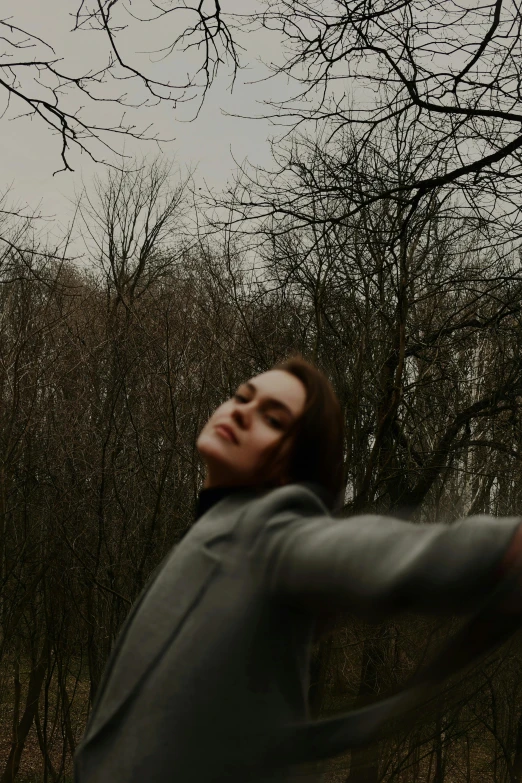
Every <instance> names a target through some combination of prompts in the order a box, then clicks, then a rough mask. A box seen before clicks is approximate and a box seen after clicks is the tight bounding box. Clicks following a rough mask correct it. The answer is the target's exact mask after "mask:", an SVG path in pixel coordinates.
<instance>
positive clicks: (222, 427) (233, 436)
mask: <svg viewBox="0 0 522 783" xmlns="http://www.w3.org/2000/svg"><path fill="white" fill-rule="evenodd" d="M216 429H217V430H222V432H224V433H226V435H227V436H228V437H229V438H230V440H231V441H233V442H234V443H238V439H237V437H236V433H235V432H234V430H233V429H232V427H229V425H228V424H216Z"/></svg>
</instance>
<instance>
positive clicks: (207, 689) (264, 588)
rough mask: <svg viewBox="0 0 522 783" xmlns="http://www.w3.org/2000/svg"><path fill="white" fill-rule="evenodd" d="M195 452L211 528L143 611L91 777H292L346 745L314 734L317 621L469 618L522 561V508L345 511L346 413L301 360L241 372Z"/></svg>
mask: <svg viewBox="0 0 522 783" xmlns="http://www.w3.org/2000/svg"><path fill="white" fill-rule="evenodd" d="M197 447H198V450H199V452H200V454H201V456H202V458H203V460H204V462H205V465H206V479H205V483H204V489H203V490H202V492H201V494H200V497H199V507H198V514H197V517H198V521H197V524H195V525H194V526H193V527H192V528H191V530H190V531H189V533H188V534H187V535H186V536H185V537H184V539H183V540H182V541H181V543H180V544H178V546H177V547H175V548H174V550H173V551H172V552H171V553H169V555H168V556H167V558H166V559H165V560H164V561H163V563H162V564H161V565H160V566H159V568H158V569H157V570H156V572H155V574H154V576H153V578H152V579H151V580H150V581H149V584H148V585H147V587H146V588H145V590H144V591H143V593H142V595H141V596H140V598H139V599H138V601H137V602H136V604H135V605H134V607H133V608H132V610H131V613H130V616H129V618H128V619H127V621H126V623H125V626H124V629H123V630H122V632H121V634H120V637H119V639H118V641H117V643H116V645H115V647H114V650H113V652H112V654H111V659H110V661H109V663H108V665H107V667H106V671H105V674H104V678H103V682H102V684H101V686H100V688H99V692H98V696H97V701H96V704H95V705H94V707H93V710H92V714H91V718H90V722H89V725H88V727H87V731H86V733H85V736H84V739H83V741H82V743H81V745H80V747H79V749H78V752H77V755H76V759H75V772H76V781H77V783H138V781H139V783H142V781H143V783H145V782H146V783H166V782H167V781H179V783H217V781H220V782H221V781H223V782H224V781H227V782H229V783H236V782H237V783H268V781H270V783H278V782H279V781H283V780H290V779H292V775H293V774H295V769H293V767H292V764H294V763H295V764H299V762H301V761H304V760H305V759H306V758H312V757H313V756H314V755H315V756H317V757H321V756H322V757H324V756H327V755H328V753H329V752H334V751H335V752H338V751H339V749H340V744H339V742H338V743H337V746H336V745H335V742H333V744H330V745H328V741H329V738H328V732H327V731H326V732H323V734H324V736H323V738H322V739H321V738H319V740H320V741H319V740H318V745H317V748H314V750H313V752H312V751H311V750H310V749H309V748H307V747H306V743H303V737H306V736H312V735H311V734H308V735H307V734H306V731H305V732H304V733H303V731H301V732H300V731H299V730H300V729H303V728H307V724H306V722H307V715H308V713H307V691H308V667H309V654H310V646H311V642H312V639H313V635H314V628H315V625H316V620H317V618H318V617H320V616H321V615H322V614H324V613H325V612H331V611H332V610H350V611H352V612H358V613H359V614H360V615H361V616H363V617H367V618H374V619H376V618H384V617H386V616H388V615H389V614H391V613H392V612H397V611H400V610H404V609H412V610H420V611H425V612H428V611H438V612H447V613H448V614H453V613H455V612H456V611H466V610H468V609H472V608H474V607H475V606H478V605H479V604H480V602H481V601H483V600H484V599H485V598H487V597H488V596H489V595H490V594H491V593H492V591H494V590H495V588H496V586H497V585H498V584H499V583H501V582H502V580H503V579H504V578H505V577H504V575H505V573H507V572H508V571H512V570H513V567H514V566H513V564H515V566H516V568H517V569H518V568H519V566H518V565H517V564H518V561H519V557H518V553H519V551H520V549H521V543H520V537H521V528H520V519H519V518H509V519H494V518H491V517H484V516H482V517H475V518H472V519H469V520H464V521H461V522H459V523H456V524H454V525H451V526H448V525H416V524H410V523H407V522H402V521H399V520H395V519H389V518H385V517H381V516H375V515H365V516H360V517H354V518H351V519H335V518H333V517H332V516H331V513H330V512H331V511H332V510H333V509H335V508H336V507H337V506H338V505H339V504H340V503H341V500H342V491H343V481H342V448H343V441H342V417H341V411H340V406H339V403H338V401H337V399H336V397H335V395H334V393H333V390H332V387H331V385H330V383H329V382H328V380H327V379H326V377H325V376H324V375H323V374H322V373H321V372H319V370H317V368H315V367H314V366H313V365H311V364H309V363H307V362H305V361H304V360H303V359H302V358H300V357H294V358H291V359H289V360H288V361H286V362H283V363H281V364H279V365H277V366H276V367H275V368H273V369H272V370H270V371H268V372H265V373H261V374H260V375H257V376H256V377H254V378H252V379H250V380H249V381H247V382H245V383H243V384H242V385H241V386H240V387H239V388H238V390H237V392H236V394H235V395H234V397H233V398H232V399H230V400H228V401H226V402H225V403H224V404H223V405H221V406H220V407H219V408H218V409H217V410H216V411H215V412H214V414H213V415H212V416H211V418H210V419H209V421H208V422H207V424H206V425H205V427H204V428H203V430H202V431H201V434H200V436H199V438H198V441H197ZM509 567H510V568H509ZM516 609H518V607H516ZM298 736H299V737H300V739H301V744H299V742H297V740H295V738H296V737H298ZM316 739H317V738H316ZM294 740H295V741H294ZM320 742H323V745H322V747H321V746H320ZM341 745H342V743H341Z"/></svg>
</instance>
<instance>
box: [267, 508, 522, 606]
mask: <svg viewBox="0 0 522 783" xmlns="http://www.w3.org/2000/svg"><path fill="white" fill-rule="evenodd" d="M521 522H522V519H521V518H519V517H509V518H495V517H490V516H474V517H468V518H467V519H464V520H461V521H458V522H455V523H453V524H444V523H442V524H415V523H409V522H404V521H401V520H398V519H393V518H389V517H384V516H371V515H363V516H357V517H352V518H348V519H333V518H332V517H329V516H327V515H319V516H309V517H308V518H306V517H296V516H295V515H294V517H293V518H292V516H291V515H290V514H289V513H288V512H287V513H286V514H283V515H281V516H280V517H279V518H277V517H274V518H273V519H272V520H270V521H269V522H268V524H267V525H266V528H265V536H264V539H265V546H266V548H265V552H264V555H265V557H264V561H265V569H266V571H265V578H266V579H267V581H268V585H269V591H270V593H271V594H272V595H273V596H277V597H279V598H285V599H290V600H292V601H297V602H299V603H300V604H305V605H307V606H308V607H309V608H310V609H313V610H320V611H322V610H328V609H334V610H341V611H350V612H354V613H356V614H359V615H361V616H363V617H365V618H367V619H370V620H371V619H373V620H380V619H383V618H384V617H386V616H387V615H389V614H391V613H396V612H400V611H418V612H424V613H438V614H457V613H465V612H467V611H470V610H473V609H474V608H475V607H476V606H477V605H478V603H479V602H480V601H481V600H483V599H484V598H486V597H487V596H488V594H489V593H490V591H491V590H492V589H493V588H494V587H495V585H496V584H498V582H499V580H500V579H501V578H502V574H503V570H502V563H503V560H504V558H505V556H506V553H507V552H508V549H509V546H510V543H511V541H512V540H513V538H514V536H515V533H516V532H517V530H518V529H519V526H520V524H521Z"/></svg>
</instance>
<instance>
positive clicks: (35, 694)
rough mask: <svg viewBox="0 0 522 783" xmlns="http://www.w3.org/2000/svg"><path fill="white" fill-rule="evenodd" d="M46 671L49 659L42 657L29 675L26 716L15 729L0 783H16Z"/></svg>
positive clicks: (23, 716) (24, 715)
mask: <svg viewBox="0 0 522 783" xmlns="http://www.w3.org/2000/svg"><path fill="white" fill-rule="evenodd" d="M46 671H47V659H46V657H45V656H42V657H41V659H40V661H39V662H38V663H37V664H36V666H35V667H34V668H33V669H32V671H31V673H30V675H29V687H28V689H27V698H26V700H25V709H24V714H23V715H22V718H21V720H20V722H17V725H16V726H14V727H13V739H12V743H11V750H10V751H9V757H8V759H7V763H6V765H5V769H4V772H3V774H2V777H1V778H0V783H14V779H15V778H16V775H17V774H18V770H19V768H20V760H21V758H22V753H23V750H24V746H25V742H26V740H27V735H28V734H29V731H30V729H31V726H32V725H33V721H34V718H35V715H36V711H37V709H38V699H39V698H40V693H41V690H42V685H43V682H44V679H45V673H46Z"/></svg>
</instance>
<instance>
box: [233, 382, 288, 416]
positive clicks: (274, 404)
mask: <svg viewBox="0 0 522 783" xmlns="http://www.w3.org/2000/svg"><path fill="white" fill-rule="evenodd" d="M242 385H243V386H246V387H247V388H248V389H250V391H253V392H254V393H255V392H257V386H256V385H255V384H253V383H252V381H245V382H244V383H243V384H242ZM268 402H269V403H270V404H271V406H272V407H273V408H280V409H281V410H284V411H286V413H288V415H289V416H290V418H292V419H293V418H295V417H294V414H293V413H292V411H291V410H290V408H289V407H288V405H285V403H284V402H281V400H276V399H275V397H269V398H268Z"/></svg>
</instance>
